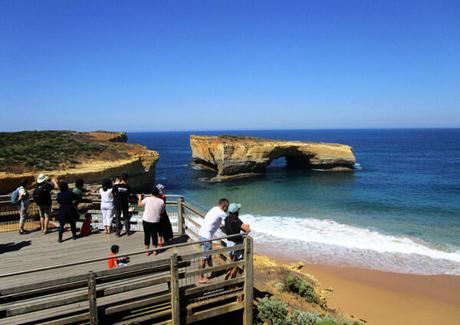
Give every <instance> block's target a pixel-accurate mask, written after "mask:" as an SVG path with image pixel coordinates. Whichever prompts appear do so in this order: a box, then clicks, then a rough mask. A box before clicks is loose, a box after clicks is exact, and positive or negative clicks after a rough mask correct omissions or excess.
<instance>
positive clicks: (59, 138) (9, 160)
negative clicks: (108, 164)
mask: <svg viewBox="0 0 460 325" xmlns="http://www.w3.org/2000/svg"><path fill="white" fill-rule="evenodd" d="M81 134H82V133H78V132H74V131H22V132H0V161H1V162H2V164H1V167H0V171H5V172H21V171H23V170H24V169H27V170H31V169H32V170H53V169H55V168H57V167H60V168H63V167H68V166H74V165H78V164H79V163H81V162H82V161H84V160H87V159H90V158H97V157H101V156H103V155H105V156H107V158H109V157H110V156H112V155H114V154H115V153H117V154H119V151H120V148H119V147H117V146H116V144H114V143H111V142H108V141H95V140H92V139H88V138H85V137H82V136H79V135H81ZM122 155H123V154H122ZM126 156H127V154H126Z"/></svg>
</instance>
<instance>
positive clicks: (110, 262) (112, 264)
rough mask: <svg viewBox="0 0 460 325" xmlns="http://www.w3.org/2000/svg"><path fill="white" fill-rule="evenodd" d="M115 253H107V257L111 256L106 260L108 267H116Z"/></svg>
mask: <svg viewBox="0 0 460 325" xmlns="http://www.w3.org/2000/svg"><path fill="white" fill-rule="evenodd" d="M116 256H117V254H114V253H112V252H110V253H109V257H112V258H110V259H108V260H107V265H108V267H109V269H113V268H115V267H118V258H116Z"/></svg>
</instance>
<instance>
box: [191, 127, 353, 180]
mask: <svg viewBox="0 0 460 325" xmlns="http://www.w3.org/2000/svg"><path fill="white" fill-rule="evenodd" d="M190 146H191V149H192V161H193V163H194V164H195V165H199V166H202V167H206V168H209V169H212V170H215V171H216V172H217V175H216V177H214V178H213V180H225V179H228V178H235V177H247V176H252V175H257V174H260V173H263V172H265V169H266V167H267V166H268V165H270V163H271V162H272V161H273V160H275V159H277V158H280V157H285V158H286V165H287V167H288V168H299V169H300V168H305V169H321V170H325V171H352V170H353V168H354V167H353V166H354V165H355V163H356V158H355V156H354V154H353V150H352V148H351V147H350V146H347V145H343V144H335V143H320V142H301V141H280V140H269V139H261V138H252V137H234V136H195V135H192V136H191V137H190Z"/></svg>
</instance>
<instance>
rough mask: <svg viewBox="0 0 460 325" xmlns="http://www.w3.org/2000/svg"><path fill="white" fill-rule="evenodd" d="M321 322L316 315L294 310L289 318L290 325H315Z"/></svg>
mask: <svg viewBox="0 0 460 325" xmlns="http://www.w3.org/2000/svg"><path fill="white" fill-rule="evenodd" d="M319 321H321V317H320V316H319V315H318V314H315V313H310V312H308V311H299V310H294V312H293V313H292V316H291V324H293V325H294V324H295V325H317V324H318V322H319Z"/></svg>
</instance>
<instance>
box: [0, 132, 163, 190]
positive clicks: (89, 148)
mask: <svg viewBox="0 0 460 325" xmlns="http://www.w3.org/2000/svg"><path fill="white" fill-rule="evenodd" d="M126 141H127V136H126V134H125V133H123V132H104V131H98V132H73V131H38V132H37V131H30V132H29V131H28V132H3V133H1V140H0V194H6V193H9V192H11V191H12V190H13V189H15V188H16V187H17V186H18V184H19V182H20V180H21V179H27V180H29V183H30V184H32V183H33V182H34V181H35V178H36V176H37V175H38V174H39V173H45V174H47V175H49V176H54V177H57V178H60V179H65V180H66V181H69V182H74V181H75V180H76V179H78V178H82V179H84V180H85V182H87V183H100V182H101V180H102V179H104V178H114V177H116V176H118V175H120V174H121V173H127V174H128V175H129V177H130V180H129V181H130V184H131V185H132V186H133V187H134V188H136V189H139V190H143V189H150V188H151V186H152V184H153V182H154V178H155V165H156V162H157V161H158V159H159V157H160V156H159V154H158V153H157V152H156V151H153V150H148V149H147V148H146V147H144V146H141V145H138V144H128V143H126Z"/></svg>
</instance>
